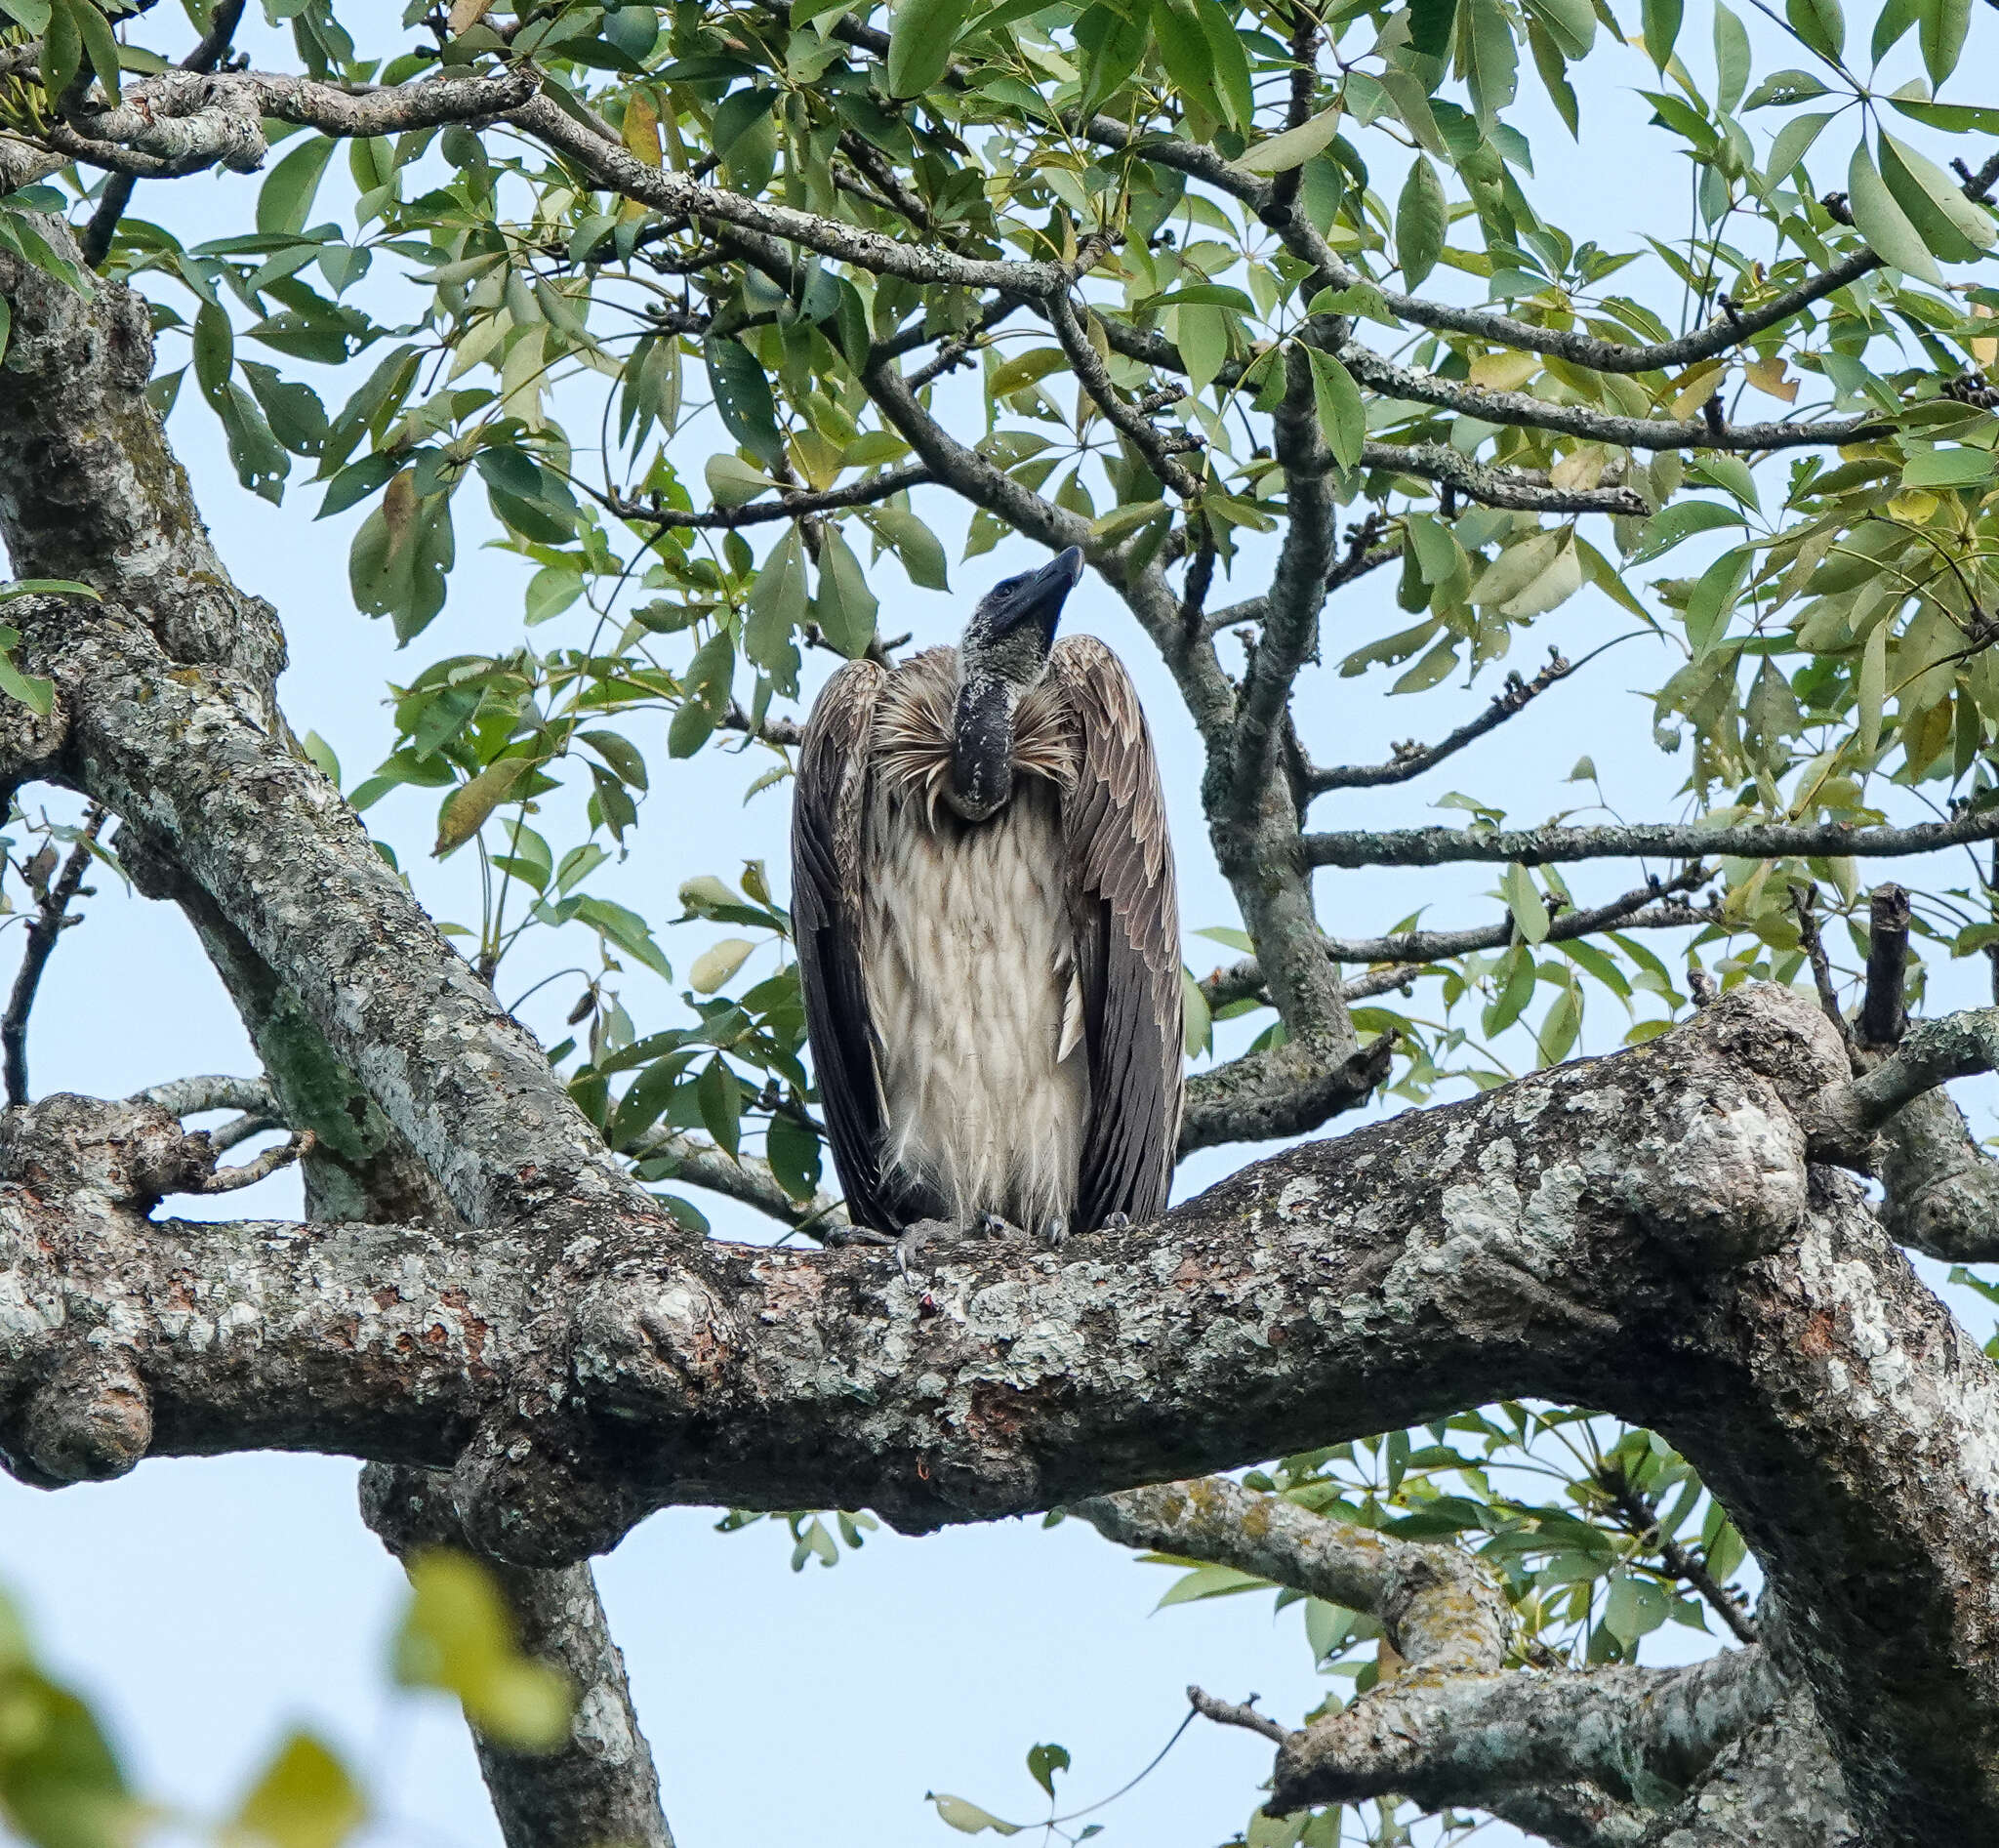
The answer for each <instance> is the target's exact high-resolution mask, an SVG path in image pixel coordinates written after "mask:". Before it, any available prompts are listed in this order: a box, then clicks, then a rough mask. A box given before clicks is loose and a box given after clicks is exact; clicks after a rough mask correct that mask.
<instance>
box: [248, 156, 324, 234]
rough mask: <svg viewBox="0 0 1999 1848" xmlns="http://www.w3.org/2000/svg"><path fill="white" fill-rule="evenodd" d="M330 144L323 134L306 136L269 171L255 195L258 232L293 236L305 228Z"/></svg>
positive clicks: (317, 190)
mask: <svg viewBox="0 0 1999 1848" xmlns="http://www.w3.org/2000/svg"><path fill="white" fill-rule="evenodd" d="M333 148H334V144H333V142H332V141H331V140H330V139H329V138H327V137H326V136H323V135H308V136H306V139H305V140H304V141H303V142H301V143H300V144H299V145H298V146H297V147H295V148H293V149H292V151H291V152H290V153H288V154H287V155H285V157H284V158H283V159H282V160H280V161H279V162H278V163H277V165H276V166H274V167H273V168H271V170H270V172H269V173H268V174H267V175H266V176H265V182H264V185H262V186H261V187H260V188H259V189H258V193H257V228H258V229H259V230H260V231H272V232H277V231H288V232H290V233H291V234H292V235H293V236H294V237H296V236H298V235H299V233H300V232H302V231H303V230H304V229H305V228H306V220H307V219H308V218H310V217H311V215H312V201H313V199H314V198H315V197H316V196H317V195H318V192H319V180H320V176H321V175H322V174H324V173H325V172H326V163H327V162H328V161H329V160H331V159H332V158H333Z"/></svg>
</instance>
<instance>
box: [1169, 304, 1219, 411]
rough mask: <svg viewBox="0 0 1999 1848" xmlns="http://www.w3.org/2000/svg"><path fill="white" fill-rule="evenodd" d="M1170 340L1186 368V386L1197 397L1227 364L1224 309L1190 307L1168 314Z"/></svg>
mask: <svg viewBox="0 0 1999 1848" xmlns="http://www.w3.org/2000/svg"><path fill="white" fill-rule="evenodd" d="M1172 323H1173V338H1174V342H1175V344H1176V345H1177V346H1178V347H1179V349H1180V359H1181V363H1182V364H1184V365H1185V366H1186V368H1187V383H1188V385H1189V387H1190V388H1191V389H1192V390H1194V392H1195V393H1196V394H1197V395H1199V394H1200V393H1201V392H1203V391H1205V390H1207V388H1208V387H1209V386H1210V385H1212V384H1213V383H1214V381H1215V378H1216V375H1217V374H1219V373H1220V371H1221V369H1222V367H1223V366H1225V365H1227V364H1228V361H1229V316H1228V311H1227V310H1226V309H1225V308H1214V307H1212V306H1210V305H1209V304H1207V303H1190V304H1189V305H1188V306H1187V307H1185V308H1174V309H1173V310H1172Z"/></svg>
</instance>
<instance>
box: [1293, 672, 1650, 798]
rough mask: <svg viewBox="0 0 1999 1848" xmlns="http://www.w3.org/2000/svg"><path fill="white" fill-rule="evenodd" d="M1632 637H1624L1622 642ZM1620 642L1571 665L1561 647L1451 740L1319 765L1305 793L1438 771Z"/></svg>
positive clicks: (1514, 677) (1514, 679) (1309, 774)
mask: <svg viewBox="0 0 1999 1848" xmlns="http://www.w3.org/2000/svg"><path fill="white" fill-rule="evenodd" d="M1627 639H1629V637H1623V636H1620V637H1617V641H1623V640H1627ZM1617 641H1607V642H1605V643H1604V644H1603V647H1601V648H1593V649H1591V651H1590V652H1589V653H1588V654H1586V655H1584V656H1583V657H1582V659H1581V660H1580V661H1571V660H1569V659H1568V658H1567V657H1565V656H1564V655H1563V653H1562V651H1561V650H1560V649H1559V648H1556V649H1550V650H1549V660H1548V665H1547V666H1546V667H1544V668H1543V669H1542V670H1541V671H1540V672H1539V673H1538V674H1536V675H1535V676H1534V677H1533V678H1532V679H1530V680H1527V679H1523V678H1521V677H1520V676H1519V675H1518V674H1509V675H1508V676H1507V677H1506V684H1505V685H1504V686H1503V687H1502V688H1501V689H1500V690H1499V691H1498V692H1496V693H1494V694H1493V695H1492V702H1491V704H1490V705H1489V706H1488V707H1487V708H1486V710H1485V711H1484V712H1483V713H1481V714H1480V715H1479V716H1478V718H1476V719H1472V720H1471V721H1470V722H1469V723H1468V724H1463V725H1460V726H1458V728H1457V729H1456V730H1455V731H1453V732H1451V733H1450V734H1449V736H1448V737H1445V738H1441V739H1439V740H1438V741H1437V743H1435V744H1431V745H1418V744H1399V745H1397V746H1395V747H1394V751H1395V755H1394V756H1393V757H1392V758H1391V759H1390V760H1388V761H1387V762H1386V763H1346V764H1336V765H1334V766H1332V767H1330V768H1326V769H1322V768H1320V767H1318V766H1317V765H1314V766H1313V767H1312V768H1310V769H1308V770H1307V771H1306V772H1305V788H1306V790H1307V791H1308V792H1309V793H1310V794H1311V795H1314V796H1323V795H1324V794H1325V793H1326V791H1327V790H1334V789H1378V788H1380V787H1381V786H1382V785H1383V784H1387V783H1407V781H1408V780H1409V779H1410V778H1411V777H1415V776H1421V775H1422V774H1423V772H1424V771H1425V770H1432V769H1435V768H1436V767H1437V765H1438V764H1440V763H1442V762H1443V761H1444V760H1445V759H1447V758H1451V757H1455V756H1456V755H1457V754H1458V752H1460V751H1462V750H1463V749H1464V748H1465V746H1466V745H1469V744H1475V743H1477V742H1478V740H1479V739H1481V738H1483V737H1484V736H1485V735H1486V734H1487V733H1488V732H1489V731H1495V730H1497V729H1498V727H1499V726H1501V725H1503V724H1504V723H1505V722H1506V721H1507V720H1508V719H1511V718H1513V717H1514V716H1515V715H1516V714H1519V713H1521V712H1524V711H1525V710H1526V709H1527V707H1528V706H1529V705H1530V704H1531V703H1532V701H1534V700H1535V699H1537V698H1538V697H1539V696H1540V695H1541V694H1543V693H1545V692H1546V691H1547V690H1548V689H1549V687H1551V686H1554V685H1557V684H1558V683H1559V682H1561V681H1563V680H1566V679H1567V678H1569V677H1570V676H1571V674H1573V673H1575V672H1576V671H1577V670H1578V669H1581V668H1586V667H1588V666H1589V664H1590V663H1591V662H1592V661H1594V660H1595V659H1596V658H1597V656H1598V655H1600V654H1602V653H1603V652H1604V650H1605V649H1607V648H1614V647H1615V646H1616V645H1617Z"/></svg>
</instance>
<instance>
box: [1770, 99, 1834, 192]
mask: <svg viewBox="0 0 1999 1848" xmlns="http://www.w3.org/2000/svg"><path fill="white" fill-rule="evenodd" d="M1833 114H1834V111H1832V110H1830V109H1824V110H1819V111H1818V112H1816V113H1815V114H1809V115H1794V116H1793V117H1792V118H1791V119H1790V120H1789V121H1788V122H1786V123H1785V124H1784V125H1783V127H1782V128H1780V129H1778V130H1777V132H1776V138H1775V140H1774V141H1773V142H1772V143H1771V144H1770V165H1769V167H1768V168H1767V169H1766V171H1765V174H1764V182H1765V184H1766V185H1772V186H1776V185H1782V184H1783V183H1784V182H1785V181H1786V180H1788V179H1789V178H1790V177H1791V175H1792V173H1793V172H1794V171H1795V170H1796V168H1797V165H1798V163H1799V162H1800V161H1801V160H1803V159H1804V158H1805V156H1806V155H1807V154H1808V153H1809V152H1810V151H1811V149H1812V144H1813V143H1814V142H1815V141H1816V140H1817V139H1818V134H1819V131H1820V130H1821V129H1823V128H1824V126H1825V125H1826V123H1828V122H1830V121H1831V120H1832V118H1833Z"/></svg>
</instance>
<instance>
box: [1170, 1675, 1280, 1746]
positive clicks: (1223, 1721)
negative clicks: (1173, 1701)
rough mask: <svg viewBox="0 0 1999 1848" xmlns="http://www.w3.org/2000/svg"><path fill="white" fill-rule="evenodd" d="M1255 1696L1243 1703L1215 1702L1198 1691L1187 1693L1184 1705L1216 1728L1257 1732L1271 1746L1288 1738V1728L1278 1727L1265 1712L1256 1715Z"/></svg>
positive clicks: (1198, 1689) (1191, 1689)
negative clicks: (1237, 1727) (1216, 1726)
mask: <svg viewBox="0 0 1999 1848" xmlns="http://www.w3.org/2000/svg"><path fill="white" fill-rule="evenodd" d="M1258 1698H1259V1697H1257V1696H1256V1695H1253V1694H1252V1695H1251V1696H1250V1697H1249V1699H1248V1700H1247V1701H1243V1702H1235V1701H1218V1700H1216V1699H1215V1697H1214V1696H1213V1695H1211V1694H1206V1693H1203V1691H1202V1690H1201V1689H1200V1688H1193V1687H1190V1688H1189V1689H1188V1690H1187V1700H1188V1704H1190V1705H1191V1706H1192V1707H1193V1708H1194V1710H1195V1711H1196V1712H1197V1713H1199V1714H1200V1715H1201V1716H1202V1717H1203V1719H1210V1720H1213V1721H1214V1722H1215V1724H1216V1725H1218V1726H1240V1727H1243V1728H1244V1730H1245V1731H1247V1732H1252V1733H1261V1734H1262V1735H1263V1737H1264V1738H1265V1739H1267V1740H1269V1741H1270V1742H1271V1743H1272V1744H1273V1745H1284V1744H1285V1743H1286V1742H1287V1741H1288V1740H1289V1739H1290V1737H1291V1729H1290V1728H1289V1727H1288V1726H1283V1725H1280V1724H1279V1723H1278V1722H1277V1721H1276V1720H1274V1719H1272V1718H1271V1717H1270V1716H1269V1714H1267V1713H1259V1712H1257V1710H1256V1707H1255V1702H1256V1701H1257V1699H1258Z"/></svg>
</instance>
